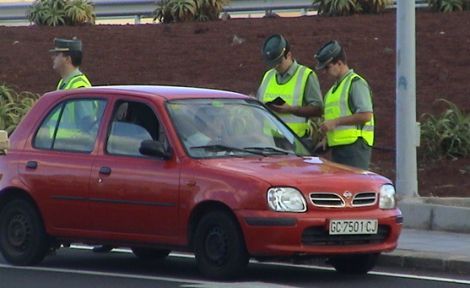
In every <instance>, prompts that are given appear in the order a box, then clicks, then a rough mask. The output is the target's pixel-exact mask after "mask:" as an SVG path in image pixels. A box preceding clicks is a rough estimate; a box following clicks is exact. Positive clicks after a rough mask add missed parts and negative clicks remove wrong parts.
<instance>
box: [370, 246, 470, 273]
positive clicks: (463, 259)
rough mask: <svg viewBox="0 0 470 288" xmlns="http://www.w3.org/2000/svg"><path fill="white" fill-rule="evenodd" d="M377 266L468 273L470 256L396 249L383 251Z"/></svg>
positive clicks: (469, 270) (469, 271)
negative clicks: (389, 251) (388, 251)
mask: <svg viewBox="0 0 470 288" xmlns="http://www.w3.org/2000/svg"><path fill="white" fill-rule="evenodd" d="M377 266H378V267H396V268H405V269H413V270H426V271H435V272H446V273H455V274H469V273H470V257H468V256H449V255H448V254H445V253H432V252H418V251H411V250H402V249H397V250H395V251H394V252H391V253H383V254H382V255H381V256H380V257H379V260H378V262H377Z"/></svg>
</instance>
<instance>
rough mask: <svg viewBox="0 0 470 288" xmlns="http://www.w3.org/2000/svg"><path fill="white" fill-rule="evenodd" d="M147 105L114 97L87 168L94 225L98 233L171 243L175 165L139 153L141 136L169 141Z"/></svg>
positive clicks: (175, 198)
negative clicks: (105, 128) (102, 135)
mask: <svg viewBox="0 0 470 288" xmlns="http://www.w3.org/2000/svg"><path fill="white" fill-rule="evenodd" d="M152 105H153V104H150V103H144V102H136V101H130V100H118V101H116V102H115V105H114V108H113V115H112V117H111V119H110V120H109V123H108V133H107V135H106V140H105V141H104V142H103V143H104V147H103V153H100V155H98V156H97V158H96V160H95V162H94V163H93V168H92V172H91V185H90V187H91V197H92V199H93V202H92V213H93V215H94V217H95V221H94V225H95V226H94V228H95V230H96V233H98V234H99V235H100V238H105V239H109V240H119V239H124V240H137V241H144V242H145V241H148V242H151V241H156V240H157V241H169V242H171V239H172V238H173V237H175V236H176V231H177V224H178V205H177V204H178V196H179V165H178V164H177V161H176V159H175V157H174V156H173V157H172V158H171V159H167V160H165V159H159V158H155V157H148V156H144V155H142V154H141V153H140V152H139V147H140V144H141V142H142V141H144V140H154V141H159V142H160V143H162V144H163V145H164V146H165V147H168V146H169V145H168V141H167V136H166V132H165V128H164V127H163V125H162V123H161V121H159V117H157V114H156V113H155V110H154V109H152V108H151V107H152ZM168 149H169V148H168Z"/></svg>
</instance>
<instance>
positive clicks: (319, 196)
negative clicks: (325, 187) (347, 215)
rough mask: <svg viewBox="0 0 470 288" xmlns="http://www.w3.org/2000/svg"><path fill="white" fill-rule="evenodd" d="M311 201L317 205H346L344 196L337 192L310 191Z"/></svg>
mask: <svg viewBox="0 0 470 288" xmlns="http://www.w3.org/2000/svg"><path fill="white" fill-rule="evenodd" d="M310 201H312V204H313V205H315V206H317V207H344V206H346V204H345V203H344V200H343V198H341V197H340V196H339V195H338V194H336V193H325V192H319V193H310Z"/></svg>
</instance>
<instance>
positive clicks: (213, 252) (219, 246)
mask: <svg viewBox="0 0 470 288" xmlns="http://www.w3.org/2000/svg"><path fill="white" fill-rule="evenodd" d="M205 246H206V255H207V257H208V258H209V260H211V261H212V262H215V263H217V264H219V265H221V264H223V263H224V261H225V259H226V257H227V254H228V240H227V237H226V234H225V233H224V231H223V230H222V229H220V228H219V227H214V228H212V229H210V231H209V233H208V234H207V237H206V245H205Z"/></svg>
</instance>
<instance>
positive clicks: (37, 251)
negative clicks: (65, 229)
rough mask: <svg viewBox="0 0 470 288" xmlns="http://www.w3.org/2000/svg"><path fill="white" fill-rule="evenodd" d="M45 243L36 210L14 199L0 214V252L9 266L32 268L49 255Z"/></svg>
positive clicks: (44, 235)
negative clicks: (30, 266)
mask: <svg viewBox="0 0 470 288" xmlns="http://www.w3.org/2000/svg"><path fill="white" fill-rule="evenodd" d="M49 248H50V246H49V241H48V237H47V234H46V231H45V229H44V225H43V223H42V221H41V216H40V215H39V213H38V211H37V209H36V207H35V206H34V205H33V204H32V203H31V202H30V201H28V200H26V199H14V200H11V201H10V202H8V203H7V204H6V205H5V206H3V209H2V210H1V211H0V251H1V252H2V254H3V257H4V258H5V260H7V261H8V262H9V263H11V264H13V265H22V266H24V265H28V266H29V265H35V264H38V263H39V262H41V261H42V260H43V259H44V257H45V256H46V254H47V253H48V252H49Z"/></svg>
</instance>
